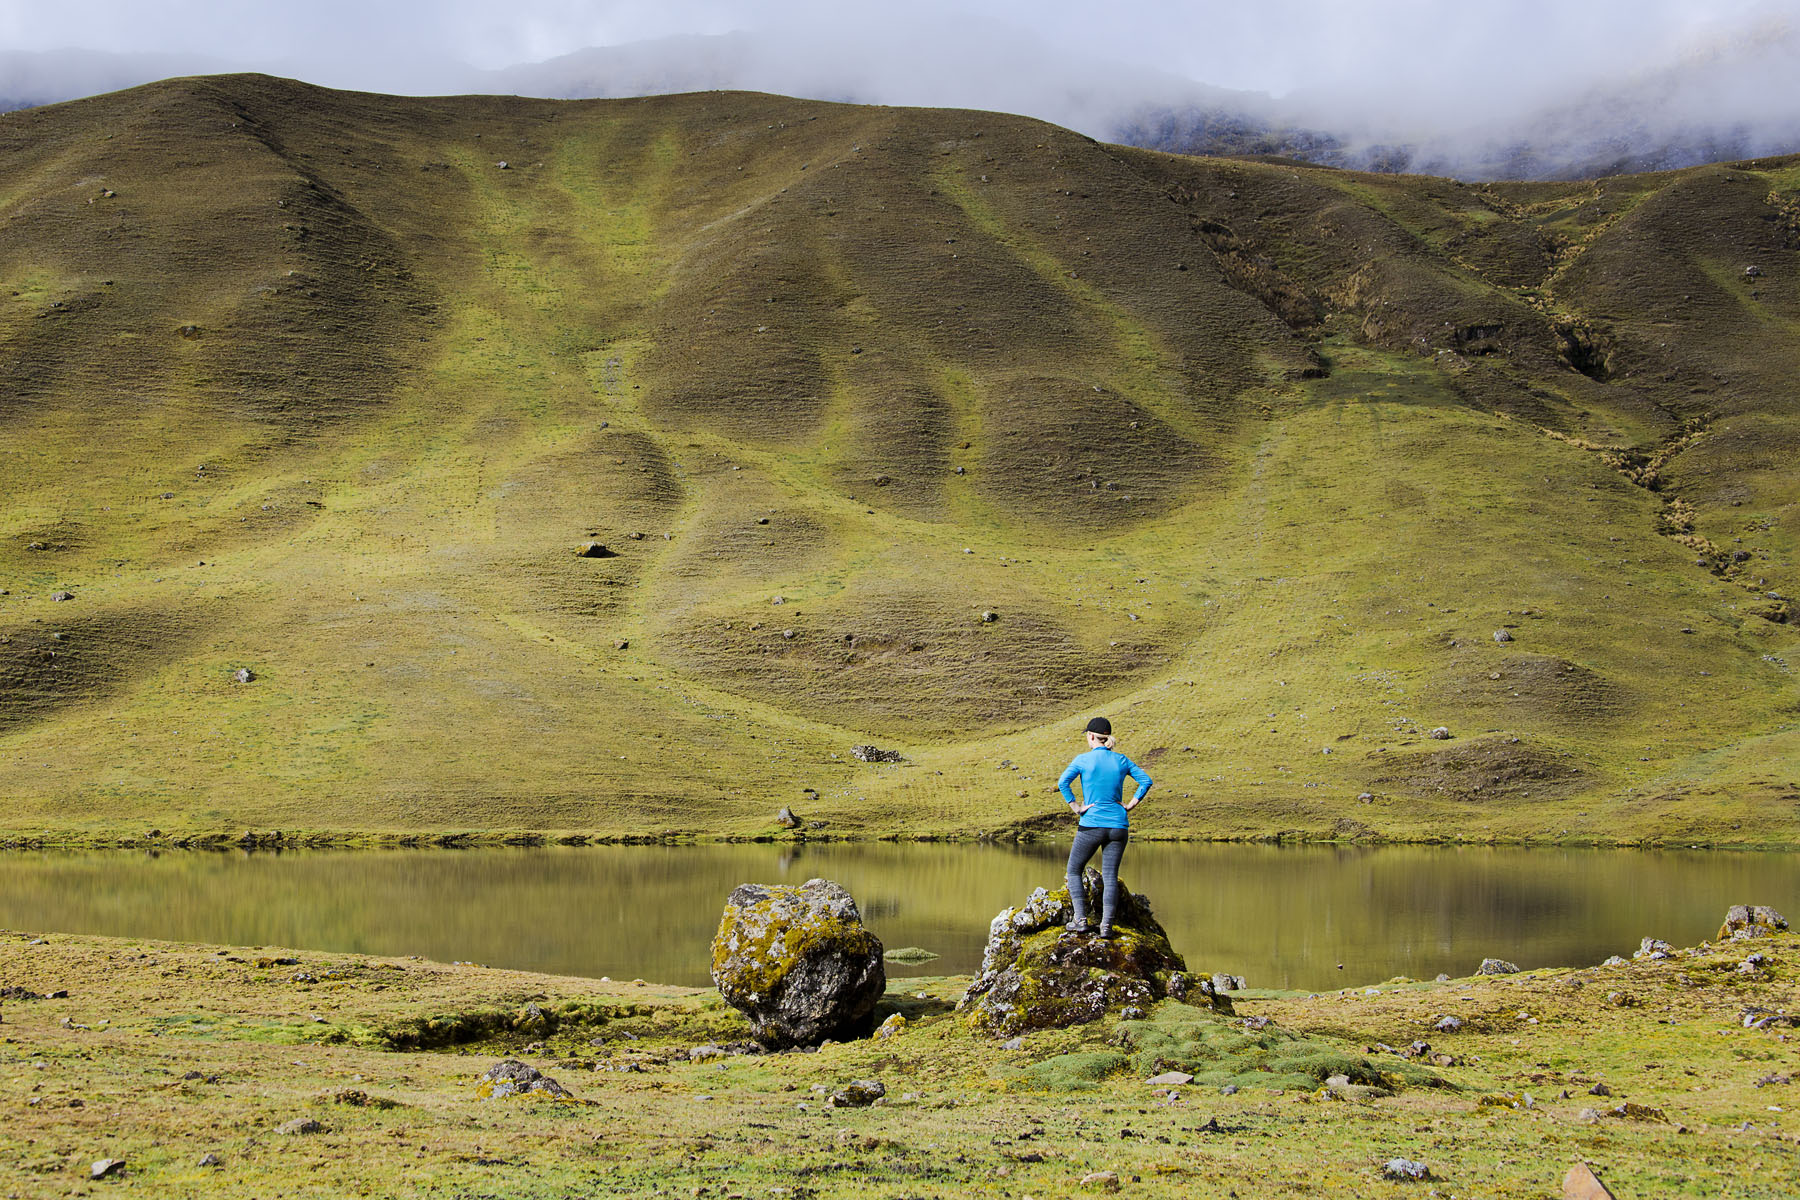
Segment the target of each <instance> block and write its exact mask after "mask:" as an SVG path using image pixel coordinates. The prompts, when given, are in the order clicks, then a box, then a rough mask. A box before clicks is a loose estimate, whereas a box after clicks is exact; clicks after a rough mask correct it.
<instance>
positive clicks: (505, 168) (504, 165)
mask: <svg viewBox="0 0 1800 1200" xmlns="http://www.w3.org/2000/svg"><path fill="white" fill-rule="evenodd" d="M494 165H495V166H496V167H498V168H499V169H500V170H502V171H510V170H512V164H511V163H509V162H507V161H506V160H505V159H504V158H503V159H501V160H500V161H499V162H497V163H495V164H494Z"/></svg>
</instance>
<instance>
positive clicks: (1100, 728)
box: [1087, 717, 1112, 737]
mask: <svg viewBox="0 0 1800 1200" xmlns="http://www.w3.org/2000/svg"><path fill="white" fill-rule="evenodd" d="M1087 731H1088V732H1089V733H1097V734H1099V735H1100V736H1101V737H1111V736H1112V722H1111V721H1109V720H1107V719H1106V718H1105V717H1095V718H1094V719H1093V720H1091V721H1089V722H1088V727H1087Z"/></svg>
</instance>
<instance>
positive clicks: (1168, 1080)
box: [1144, 1071, 1194, 1088]
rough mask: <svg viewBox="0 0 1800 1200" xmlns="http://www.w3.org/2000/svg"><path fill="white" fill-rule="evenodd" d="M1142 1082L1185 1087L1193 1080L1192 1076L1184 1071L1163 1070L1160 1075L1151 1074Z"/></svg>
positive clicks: (1158, 1085)
mask: <svg viewBox="0 0 1800 1200" xmlns="http://www.w3.org/2000/svg"><path fill="white" fill-rule="evenodd" d="M1144 1082H1145V1083H1146V1084H1148V1085H1149V1086H1150V1087H1165V1088H1166V1087H1186V1086H1187V1085H1188V1084H1190V1083H1192V1082H1194V1077H1193V1076H1192V1075H1189V1074H1188V1073H1187V1072H1186V1071H1164V1072H1163V1073H1162V1074H1161V1075H1152V1076H1151V1077H1150V1078H1148V1079H1146V1080H1144Z"/></svg>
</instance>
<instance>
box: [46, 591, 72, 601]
mask: <svg viewBox="0 0 1800 1200" xmlns="http://www.w3.org/2000/svg"><path fill="white" fill-rule="evenodd" d="M50 598H51V599H52V600H58V601H61V600H73V599H74V598H75V593H74V592H51V593H50Z"/></svg>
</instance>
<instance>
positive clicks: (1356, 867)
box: [0, 842, 1800, 990]
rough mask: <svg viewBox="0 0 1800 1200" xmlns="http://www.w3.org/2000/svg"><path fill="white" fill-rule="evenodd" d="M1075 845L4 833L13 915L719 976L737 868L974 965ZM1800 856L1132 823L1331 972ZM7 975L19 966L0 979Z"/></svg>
mask: <svg viewBox="0 0 1800 1200" xmlns="http://www.w3.org/2000/svg"><path fill="white" fill-rule="evenodd" d="M1066 853H1067V848H1066V846H1057V845H1053V844H1032V845H1006V846H996V845H942V844H893V843H819V844H811V845H793V844H735V845H703V846H589V847H556V846H547V847H534V848H516V849H515V848H504V849H480V850H405V851H392V850H384V851H366V850H365V851H288V852H282V853H271V852H267V851H264V852H256V853H244V852H242V851H237V850H233V851H230V852H222V853H221V852H203V851H177V852H166V853H160V854H156V853H145V852H126V851H107V852H69V853H61V852H54V851H41V852H39V851H31V852H9V853H0V927H5V928H9V929H16V930H30V931H34V932H62V933H94V934H108V935H114V936H125V937H146V938H165V939H170V940H176V941H197V942H217V943H224V944H231V945H242V946H282V947H292V948H296V949H302V950H313V951H348V952H356V953H362V954H382V955H406V954H417V955H422V956H424V957H427V958H435V959H441V960H445V961H457V960H467V961H473V962H479V963H484V964H487V965H489V966H495V967H513V968H520V969H526V970H533V971H548V972H554V973H558V974H568V975H587V976H600V975H609V976H611V977H613V978H614V979H632V978H643V979H649V980H654V981H658V982H665V983H676V984H689V985H704V984H707V983H708V982H709V980H708V977H707V964H708V943H709V942H710V940H711V938H712V935H713V932H714V930H715V929H716V928H717V925H718V920H719V914H720V911H721V909H722V907H723V905H724V900H725V896H726V894H727V893H728V892H730V891H731V889H732V888H733V887H735V886H736V885H737V884H739V883H746V882H758V883H799V882H801V881H803V880H806V879H809V878H812V877H813V876H823V877H825V878H827V879H834V880H836V881H838V882H839V883H841V884H843V885H844V886H845V887H847V888H849V889H850V891H851V893H852V894H853V895H854V896H855V897H856V899H857V902H858V904H859V905H860V907H861V909H862V914H863V919H864V921H865V922H866V923H867V924H868V925H869V926H870V927H871V928H872V929H873V930H874V931H875V932H876V933H877V934H878V935H879V936H880V937H881V939H882V941H883V942H884V943H885V944H886V945H887V947H888V948H889V949H896V948H899V947H902V946H920V947H923V948H925V949H927V950H931V951H935V952H936V953H937V954H939V955H940V956H941V957H940V958H938V959H937V960H935V961H932V962H929V963H926V964H923V965H921V966H915V967H904V966H900V965H899V964H895V963H890V964H889V967H888V971H889V975H890V976H905V975H919V974H926V975H942V974H963V973H968V972H972V971H974V970H975V969H976V967H977V966H978V965H979V963H980V959H981V947H982V944H983V942H984V940H985V938H986V936H987V926H988V922H989V920H990V919H991V918H992V917H993V915H994V914H995V913H996V912H998V911H999V910H1000V909H1002V908H1004V907H1006V906H1008V905H1012V904H1017V903H1019V902H1021V901H1022V900H1024V898H1025V897H1026V896H1027V895H1028V894H1029V893H1030V891H1031V889H1032V888H1034V887H1037V886H1040V885H1042V886H1045V887H1055V886H1057V885H1058V883H1059V882H1060V880H1061V876H1062V872H1063V857H1064V855H1065V854H1066ZM1797 868H1800V855H1794V854H1751V853H1726V852H1717V851H1712V852H1706V851H1673V850H1672V851H1638V850H1564V849H1522V848H1493V847H1479V848H1475V847H1455V848H1451V847H1441V846H1388V847H1321V846H1298V847H1296V846H1266V845H1235V844H1232V845H1224V844H1172V843H1152V842H1139V843H1134V844H1133V845H1132V846H1131V848H1130V850H1129V851H1128V852H1127V854H1126V857H1125V867H1124V870H1123V872H1122V876H1123V878H1124V880H1125V882H1126V883H1127V885H1128V886H1130V887H1131V888H1132V890H1134V891H1139V892H1144V893H1146V894H1148V895H1149V896H1150V898H1151V901H1152V903H1153V905H1154V907H1155V909H1156V912H1157V915H1158V917H1159V919H1161V921H1162V922H1163V924H1164V925H1165V926H1166V927H1167V928H1168V930H1169V934H1170V937H1171V938H1172V940H1173V941H1174V943H1175V948H1176V949H1177V950H1179V951H1180V952H1181V953H1182V954H1184V955H1185V956H1186V957H1187V960H1188V964H1189V966H1190V967H1191V968H1193V969H1195V970H1203V971H1208V972H1212V971H1228V972H1230V973H1232V974H1234V975H1242V976H1244V977H1245V979H1246V981H1247V982H1248V984H1249V986H1251V987H1273V988H1304V989H1308V990H1323V989H1326V988H1336V987H1345V986H1350V985H1355V984H1367V983H1377V982H1380V981H1382V980H1385V979H1389V978H1391V977H1393V976H1396V975H1406V976H1410V977H1412V978H1415V979H1418V978H1431V977H1433V976H1435V975H1437V974H1438V973H1439V972H1447V973H1449V974H1451V975H1453V976H1454V975H1467V974H1469V973H1471V972H1473V971H1474V969H1475V968H1476V966H1477V965H1478V964H1479V963H1480V962H1481V960H1482V958H1484V957H1489V956H1492V957H1497V958H1505V959H1510V960H1511V961H1513V962H1516V963H1518V964H1519V965H1520V966H1521V967H1525V968H1531V967H1539V966H1579V965H1589V964H1594V963H1598V962H1600V961H1601V960H1603V959H1604V958H1606V956H1607V955H1609V954H1623V955H1626V956H1629V955H1630V954H1631V952H1632V951H1633V950H1634V949H1636V948H1637V945H1638V941H1639V939H1640V938H1642V937H1645V936H1655V937H1660V938H1665V939H1667V940H1669V941H1671V942H1673V943H1675V944H1676V945H1692V944H1694V943H1697V942H1700V941H1702V940H1705V939H1707V938H1710V937H1711V936H1712V935H1713V933H1714V932H1715V931H1716V930H1717V928H1718V926H1719V923H1720V921H1721V920H1722V919H1723V917H1724V915H1725V910H1726V908H1727V907H1728V906H1730V905H1732V904H1744V903H1750V904H1768V905H1772V906H1774V907H1775V908H1777V909H1780V910H1781V911H1782V912H1784V913H1787V914H1790V915H1792V916H1794V917H1795V918H1796V919H1797V920H1800V911H1797V910H1800V871H1797ZM0 982H4V981H0Z"/></svg>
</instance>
